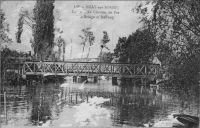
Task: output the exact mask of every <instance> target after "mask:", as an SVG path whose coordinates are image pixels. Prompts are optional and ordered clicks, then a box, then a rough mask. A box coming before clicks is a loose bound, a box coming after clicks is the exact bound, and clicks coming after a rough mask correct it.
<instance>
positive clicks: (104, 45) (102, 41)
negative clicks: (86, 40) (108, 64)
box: [99, 31, 110, 62]
mask: <svg viewBox="0 0 200 128" xmlns="http://www.w3.org/2000/svg"><path fill="white" fill-rule="evenodd" d="M109 41H110V39H109V36H108V33H107V32H106V31H103V39H102V40H101V52H100V55H99V56H100V62H101V58H102V57H103V55H101V54H102V50H103V48H106V49H107V50H110V49H109V48H108V47H107V46H106V44H107V43H108V42H109ZM101 56H102V57H101ZM103 58H104V57H103ZM103 61H105V60H103Z"/></svg>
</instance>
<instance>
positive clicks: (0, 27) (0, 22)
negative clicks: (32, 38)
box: [0, 9, 12, 44]
mask: <svg viewBox="0 0 200 128" xmlns="http://www.w3.org/2000/svg"><path fill="white" fill-rule="evenodd" d="M0 14H1V19H0V42H1V44H5V43H11V42H12V39H11V38H10V37H9V31H10V30H9V24H8V23H7V22H6V18H5V13H4V12H3V10H2V9H0Z"/></svg>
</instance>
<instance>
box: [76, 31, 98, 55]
mask: <svg viewBox="0 0 200 128" xmlns="http://www.w3.org/2000/svg"><path fill="white" fill-rule="evenodd" d="M90 29H91V28H85V29H83V30H82V32H83V34H84V35H83V36H82V35H80V36H79V37H80V38H81V39H82V40H83V42H82V43H81V44H82V45H83V50H82V53H84V49H85V45H86V42H87V41H88V43H89V49H88V54H87V58H88V56H89V53H90V47H91V46H92V45H93V44H94V41H95V37H94V35H93V32H91V31H90ZM81 58H83V54H82V56H81Z"/></svg>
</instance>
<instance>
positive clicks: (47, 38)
mask: <svg viewBox="0 0 200 128" xmlns="http://www.w3.org/2000/svg"><path fill="white" fill-rule="evenodd" d="M53 10H54V0H50V1H46V0H37V2H36V5H35V7H34V10H33V13H34V17H35V25H34V26H33V29H34V31H33V36H34V42H35V47H34V53H35V54H36V58H37V59H38V60H48V59H49V58H50V57H51V55H52V53H53V47H54V16H53Z"/></svg>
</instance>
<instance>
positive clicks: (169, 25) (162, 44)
mask: <svg viewBox="0 0 200 128" xmlns="http://www.w3.org/2000/svg"><path fill="white" fill-rule="evenodd" d="M150 3H154V6H153V8H152V10H153V15H151V16H150V18H147V15H146V14H147V13H146V12H145V11H144V10H143V9H142V6H141V5H140V6H138V7H137V9H136V10H137V12H139V13H141V14H142V15H143V16H142V18H141V22H143V23H144V27H147V26H150V27H151V29H152V30H153V31H154V32H155V33H156V35H157V36H156V40H157V41H158V43H159V44H158V52H157V56H158V58H159V59H160V60H161V62H162V66H163V68H165V70H166V72H168V73H169V74H170V75H169V76H168V77H169V78H170V81H171V85H173V86H180V87H186V90H187V89H188V88H191V87H192V86H191V85H197V82H198V80H197V78H198V77H197V76H198V71H199V48H200V43H199V42H200V38H199V37H200V8H199V6H200V1H197V0H184V1H179V0H172V1H162V0H157V1H152V2H147V3H146V5H149V4H150Z"/></svg>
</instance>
